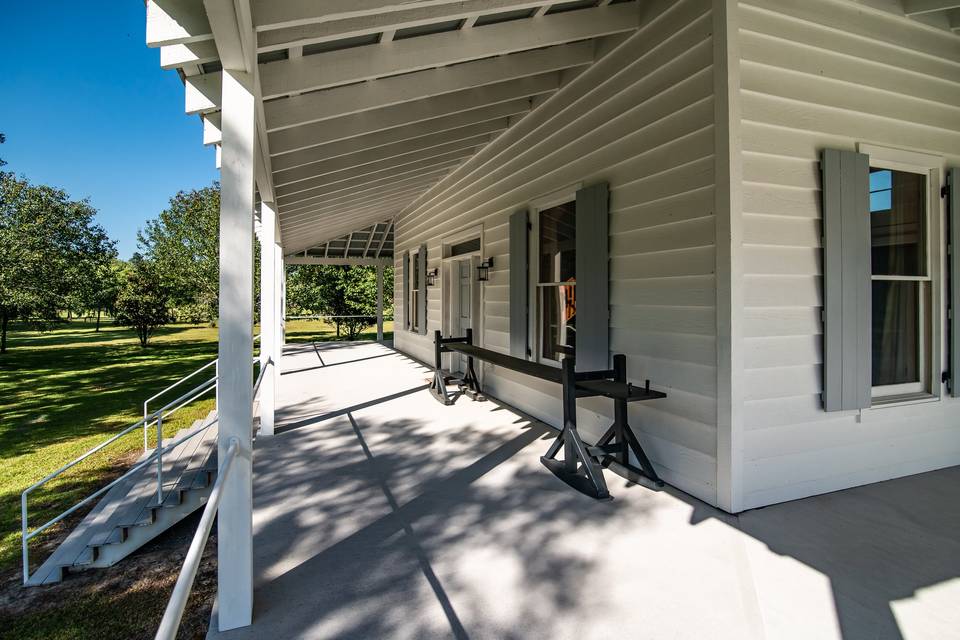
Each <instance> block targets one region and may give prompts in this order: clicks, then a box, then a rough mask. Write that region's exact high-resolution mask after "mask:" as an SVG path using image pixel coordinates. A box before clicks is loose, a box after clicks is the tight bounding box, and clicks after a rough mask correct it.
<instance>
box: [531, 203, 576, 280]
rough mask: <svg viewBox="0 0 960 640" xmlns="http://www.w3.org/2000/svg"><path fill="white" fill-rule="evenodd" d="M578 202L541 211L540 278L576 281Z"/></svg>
mask: <svg viewBox="0 0 960 640" xmlns="http://www.w3.org/2000/svg"><path fill="white" fill-rule="evenodd" d="M576 208H577V203H576V202H567V203H565V204H562V205H560V206H558V207H553V208H550V209H544V210H543V211H541V212H540V282H574V279H575V278H576V271H575V268H576V264H575V263H576V249H577V227H576V219H575V215H576Z"/></svg>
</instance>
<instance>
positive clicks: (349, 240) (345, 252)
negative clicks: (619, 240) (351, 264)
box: [343, 231, 353, 258]
mask: <svg viewBox="0 0 960 640" xmlns="http://www.w3.org/2000/svg"><path fill="white" fill-rule="evenodd" d="M351 242H353V232H352V231H351V232H350V236H349V237H348V238H347V246H345V247H344V248H343V257H344V258H346V257H347V256H348V255H350V243H351Z"/></svg>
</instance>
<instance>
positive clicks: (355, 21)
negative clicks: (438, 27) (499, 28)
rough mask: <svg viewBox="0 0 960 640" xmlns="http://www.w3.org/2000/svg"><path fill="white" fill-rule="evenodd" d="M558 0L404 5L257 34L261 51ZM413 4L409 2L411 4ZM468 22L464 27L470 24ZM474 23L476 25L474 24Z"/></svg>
mask: <svg viewBox="0 0 960 640" xmlns="http://www.w3.org/2000/svg"><path fill="white" fill-rule="evenodd" d="M555 1H556V0H462V1H461V2H450V3H446V4H443V5H439V6H428V7H414V8H404V9H401V10H397V11H389V12H377V13H374V14H371V15H364V16H354V17H348V18H341V19H338V20H326V21H323V22H313V23H310V24H303V25H298V26H294V27H284V28H280V29H272V30H270V31H261V32H259V33H258V34H257V46H258V50H259V51H276V50H278V49H286V48H288V47H291V46H303V45H305V44H316V43H318V42H330V41H332V40H342V39H344V38H355V37H357V36H365V35H369V34H371V33H381V32H383V31H387V30H390V29H406V28H408V27H419V26H422V25H427V24H433V23H436V22H445V21H448V20H458V19H464V20H476V19H477V18H478V17H479V16H481V15H487V14H492V13H501V12H505V11H517V10H522V9H533V8H536V7H540V6H543V5H544V4H549V3H551V2H555ZM408 7H409V5H408ZM467 26H468V25H467V24H464V27H467ZM470 26H472V25H470Z"/></svg>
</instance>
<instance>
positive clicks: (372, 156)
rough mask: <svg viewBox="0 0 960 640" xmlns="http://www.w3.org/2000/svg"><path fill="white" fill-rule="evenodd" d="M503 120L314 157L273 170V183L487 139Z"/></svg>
mask: <svg viewBox="0 0 960 640" xmlns="http://www.w3.org/2000/svg"><path fill="white" fill-rule="evenodd" d="M506 124H507V123H506V120H505V119H503V120H491V121H489V122H481V123H480V124H475V125H471V126H469V127H463V128H460V129H454V130H453V131H443V132H440V133H437V134H434V135H430V136H424V137H422V138H415V139H413V140H404V141H402V142H397V143H394V144H391V145H387V146H384V147H375V148H373V149H366V150H363V151H359V152H357V153H351V154H349V155H342V156H335V157H333V158H324V157H320V158H317V160H316V161H314V162H310V163H308V164H304V165H301V166H299V167H294V168H292V169H286V170H283V171H274V172H273V184H274V185H275V186H278V187H279V186H282V185H285V184H290V183H292V182H297V181H298V180H305V179H307V178H311V177H314V176H317V175H322V174H325V173H330V172H331V170H336V168H338V167H341V168H342V167H357V166H361V165H365V164H369V163H371V162H379V161H383V160H388V159H390V158H403V157H405V156H406V155H408V154H410V153H414V152H420V151H426V150H429V149H437V148H443V147H444V146H448V145H451V144H462V143H463V142H465V141H468V140H476V139H480V138H486V139H487V140H489V137H490V135H491V134H494V133H499V132H501V131H504V130H505V129H506Z"/></svg>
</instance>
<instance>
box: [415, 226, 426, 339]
mask: <svg viewBox="0 0 960 640" xmlns="http://www.w3.org/2000/svg"><path fill="white" fill-rule="evenodd" d="M417 276H418V277H417V282H418V283H419V285H420V294H419V295H418V296H417V331H418V333H420V334H421V335H426V333H427V245H425V244H422V245H420V253H418V254H417Z"/></svg>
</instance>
